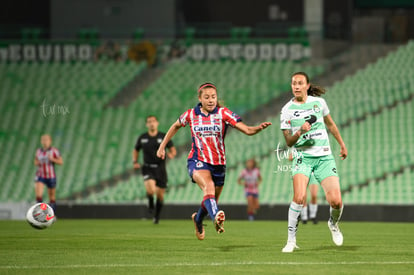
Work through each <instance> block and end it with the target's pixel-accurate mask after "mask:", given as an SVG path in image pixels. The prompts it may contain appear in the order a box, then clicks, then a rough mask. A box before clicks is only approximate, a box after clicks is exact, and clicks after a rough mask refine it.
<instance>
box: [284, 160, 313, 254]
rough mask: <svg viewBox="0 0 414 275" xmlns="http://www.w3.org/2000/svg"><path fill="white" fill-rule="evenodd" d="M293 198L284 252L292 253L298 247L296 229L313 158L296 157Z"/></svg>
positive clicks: (293, 173)
mask: <svg viewBox="0 0 414 275" xmlns="http://www.w3.org/2000/svg"><path fill="white" fill-rule="evenodd" d="M293 163H295V164H294V166H293V164H292V166H293V167H294V169H293V170H292V175H293V200H292V202H291V203H290V206H289V211H288V240H287V243H286V246H285V247H284V248H283V249H282V252H286V253H290V252H293V250H295V248H298V247H297V246H296V231H297V229H298V223H299V216H300V214H301V211H302V208H303V204H304V202H305V196H306V192H307V190H306V187H307V185H308V182H309V176H310V174H311V171H312V167H313V165H314V164H313V160H312V159H306V158H303V157H300V158H295V159H294V161H293Z"/></svg>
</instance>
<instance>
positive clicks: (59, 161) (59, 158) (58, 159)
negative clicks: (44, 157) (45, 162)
mask: <svg viewBox="0 0 414 275" xmlns="http://www.w3.org/2000/svg"><path fill="white" fill-rule="evenodd" d="M54 155H55V154H52V155H51V156H49V160H50V161H51V162H53V163H55V164H58V165H62V164H63V159H62V156H59V155H57V156H54Z"/></svg>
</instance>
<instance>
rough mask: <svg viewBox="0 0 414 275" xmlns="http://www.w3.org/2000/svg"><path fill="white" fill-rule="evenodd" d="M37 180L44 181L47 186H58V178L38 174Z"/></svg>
mask: <svg viewBox="0 0 414 275" xmlns="http://www.w3.org/2000/svg"><path fill="white" fill-rule="evenodd" d="M35 181H36V182H38V181H39V182H42V183H44V184H45V185H46V186H47V188H56V178H50V179H48V178H42V177H38V176H36V177H35Z"/></svg>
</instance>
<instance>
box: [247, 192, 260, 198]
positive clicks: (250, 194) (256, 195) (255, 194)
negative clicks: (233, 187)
mask: <svg viewBox="0 0 414 275" xmlns="http://www.w3.org/2000/svg"><path fill="white" fill-rule="evenodd" d="M245 195H246V198H247V197H249V196H252V197H253V198H258V197H259V194H258V193H250V192H246V194H245Z"/></svg>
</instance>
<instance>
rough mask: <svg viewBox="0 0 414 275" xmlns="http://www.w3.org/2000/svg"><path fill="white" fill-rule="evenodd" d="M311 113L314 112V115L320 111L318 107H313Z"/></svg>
mask: <svg viewBox="0 0 414 275" xmlns="http://www.w3.org/2000/svg"><path fill="white" fill-rule="evenodd" d="M313 111H314V112H315V113H319V112H320V111H321V109H320V108H319V106H318V105H316V104H315V105H313Z"/></svg>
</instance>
